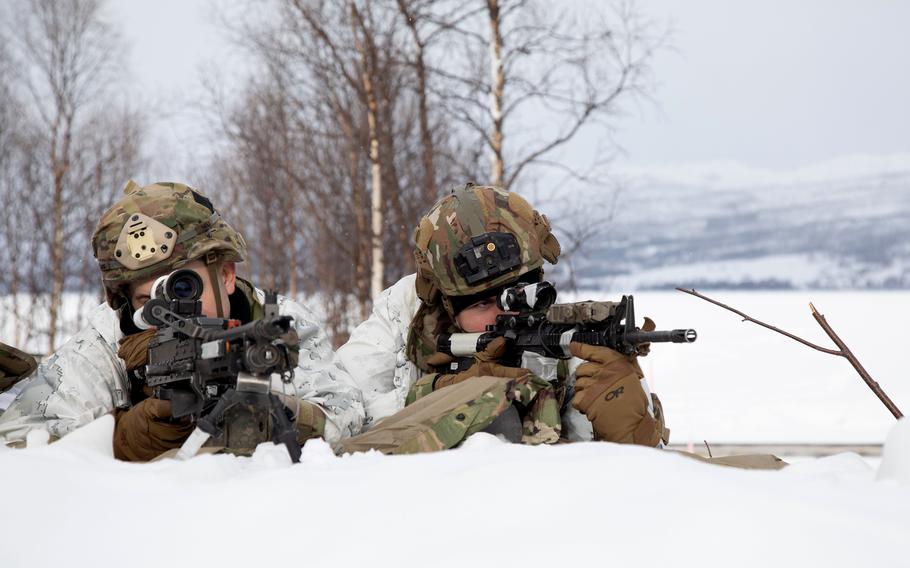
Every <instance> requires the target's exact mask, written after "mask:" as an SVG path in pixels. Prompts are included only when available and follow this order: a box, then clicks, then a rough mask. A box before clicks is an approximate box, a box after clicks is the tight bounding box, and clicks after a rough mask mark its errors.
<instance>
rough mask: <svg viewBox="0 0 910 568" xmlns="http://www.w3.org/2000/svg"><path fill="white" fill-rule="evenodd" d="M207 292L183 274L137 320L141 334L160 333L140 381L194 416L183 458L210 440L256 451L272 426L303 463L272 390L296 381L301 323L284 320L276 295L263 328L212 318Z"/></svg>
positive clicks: (175, 410) (163, 285)
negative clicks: (276, 378)
mask: <svg viewBox="0 0 910 568" xmlns="http://www.w3.org/2000/svg"><path fill="white" fill-rule="evenodd" d="M202 292H203V283H202V278H201V277H200V276H199V275H198V274H196V273H195V272H193V271H192V270H187V269H181V270H177V271H175V272H172V273H171V274H169V275H167V276H162V277H161V278H159V279H158V280H156V281H155V283H154V284H153V285H152V291H151V296H152V297H151V299H150V300H149V301H148V302H146V304H145V306H143V308H142V310H140V311H138V312H137V313H136V316H135V317H134V319H135V320H136V323H137V324H140V327H145V328H148V327H150V326H156V327H157V329H156V332H155V335H154V337H153V338H152V339H151V341H150V342H149V358H148V365H146V367H145V369H144V372H143V373H141V374H140V376H141V377H142V378H143V379H144V381H145V384H146V385H147V386H149V387H151V388H152V389H153V394H154V396H155V397H157V398H160V399H163V400H170V401H171V407H172V415H173V416H174V417H175V418H180V417H183V416H190V417H191V418H192V420H193V421H194V422H195V423H196V429H195V430H194V431H193V433H192V434H191V435H190V437H189V438H188V439H187V441H186V442H185V443H184V445H183V447H182V448H181V450H180V452H179V453H178V457H179V458H182V459H185V458H188V457H192V456H193V455H195V454H196V453H197V452H198V450H199V448H200V447H202V445H203V444H204V443H206V442H207V441H208V440H209V438H210V437H214V438H215V439H216V440H219V441H220V443H219V445H224V446H226V447H229V448H243V449H252V448H254V447H255V446H256V445H257V444H258V443H259V442H263V441H265V440H266V439H267V437H268V430H269V428H268V426H269V423H270V425H271V436H270V437H271V440H272V441H273V442H275V443H282V444H284V445H285V446H287V449H288V453H289V454H290V456H291V459H292V460H293V461H294V462H297V461H299V460H300V445H299V444H298V442H297V428H296V426H295V424H294V416H293V415H292V414H291V413H290V411H289V410H288V409H287V408H286V407H285V405H284V404H283V403H282V401H281V399H280V398H279V397H278V396H277V395H276V394H275V393H273V392H272V390H271V376H272V374H278V375H280V377H281V380H282V382H283V383H285V384H287V383H290V382H291V379H292V377H293V369H294V367H295V366H296V353H295V352H292V351H291V350H290V349H289V348H290V347H292V346H293V347H295V348H296V343H297V341H296V338H297V334H296V332H295V331H294V328H293V318H292V317H290V316H281V315H278V303H277V297H278V296H277V294H276V293H275V292H272V291H270V292H266V297H265V315H264V317H263V318H262V319H259V320H257V321H254V322H251V323H248V324H244V325H241V324H240V322H239V321H238V320H229V319H222V318H210V317H206V316H203V315H201V310H202V300H201V297H202Z"/></svg>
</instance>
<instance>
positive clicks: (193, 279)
mask: <svg viewBox="0 0 910 568" xmlns="http://www.w3.org/2000/svg"><path fill="white" fill-rule="evenodd" d="M164 294H165V296H166V297H167V298H168V299H169V300H198V299H199V298H201V297H202V277H200V276H199V275H198V274H196V273H195V272H193V271H192V270H189V269H186V268H183V269H181V270H177V271H175V272H173V273H171V275H170V276H168V277H167V281H166V282H165V284H164Z"/></svg>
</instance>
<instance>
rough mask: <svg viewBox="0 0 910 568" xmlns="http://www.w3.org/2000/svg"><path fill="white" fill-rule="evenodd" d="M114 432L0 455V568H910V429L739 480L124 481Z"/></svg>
mask: <svg viewBox="0 0 910 568" xmlns="http://www.w3.org/2000/svg"><path fill="white" fill-rule="evenodd" d="M901 426H904V427H907V426H910V423H906V422H904V423H902V424H901ZM112 428H113V419H112V418H110V417H104V418H103V419H101V420H97V421H95V422H93V423H92V424H90V425H88V426H86V427H84V428H83V429H81V430H78V431H76V432H74V433H73V434H71V435H70V436H68V437H67V438H64V439H63V440H62V441H61V442H58V443H56V444H53V445H51V446H46V447H40V445H39V447H35V448H32V449H26V450H0V471H2V472H3V481H4V483H3V486H4V496H3V511H4V515H2V517H0V530H2V532H3V534H4V535H6V538H5V539H4V541H3V544H2V545H0V566H3V567H4V568H18V567H26V566H27V567H32V566H80V567H81V566H86V567H92V568H99V567H103V566H123V565H128V566H130V567H132V568H141V567H145V566H149V567H155V568H160V567H161V566H217V567H230V566H245V567H248V566H264V567H265V566H282V565H283V566H287V565H293V566H358V567H364V566H367V567H377V568H378V567H384V566H396V567H403V566H419V567H424V566H451V567H458V568H463V567H465V566H496V567H502V566H591V565H594V566H639V565H642V564H645V565H649V566H651V565H653V566H693V567H695V566H697V567H704V566H762V567H765V566H769V565H773V566H799V567H804V566H824V567H835V566H845V567H846V566H850V567H853V566H858V565H874V566H910V558H908V556H907V549H906V542H907V536H908V535H910V485H908V483H910V471H907V468H908V466H910V460H906V459H905V460H903V461H901V460H900V459H898V460H896V461H895V460H893V459H892V458H893V456H892V455H891V454H894V455H897V454H900V453H901V452H903V453H907V452H910V436H907V434H910V431H904V432H902V433H898V434H901V435H900V436H894V440H895V444H892V445H890V446H889V448H888V449H887V451H886V452H887V453H886V456H885V460H884V463H889V464H893V467H891V469H890V471H885V472H884V478H882V479H878V480H877V479H876V472H875V470H873V469H872V468H871V467H870V466H869V465H867V464H866V463H865V462H864V461H863V460H862V459H861V458H860V457H859V456H857V455H855V454H840V455H836V456H831V457H828V458H822V459H816V460H805V461H801V462H799V463H796V464H794V465H793V466H791V467H789V468H787V469H784V470H782V471H742V470H735V469H730V468H725V467H721V466H715V465H708V464H703V463H699V462H696V461H694V460H690V459H688V458H685V457H682V456H680V455H677V454H675V453H672V452H667V451H662V450H655V449H649V448H640V447H629V446H619V445H615V444H609V443H583V444H571V445H563V446H550V447H527V446H516V445H507V444H503V443H501V442H500V441H499V440H497V439H496V438H493V437H492V436H490V435H488V434H477V435H475V436H474V437H472V438H471V439H469V440H468V441H467V442H466V443H465V444H464V445H463V447H461V448H459V449H457V450H452V451H449V452H442V453H436V454H424V455H415V456H394V457H393V456H382V455H380V454H378V453H375V452H374V453H367V454H357V455H350V456H345V457H340V458H339V457H335V456H334V455H333V454H332V452H331V450H330V449H329V448H328V446H327V445H325V444H324V443H323V442H321V441H318V440H317V441H312V442H310V443H308V444H307V446H306V447H305V448H304V454H303V458H302V463H300V464H298V465H291V464H290V463H289V460H288V458H287V454H286V452H285V450H284V448H283V447H276V446H274V445H271V444H268V445H263V446H260V448H259V449H258V450H257V452H256V454H255V455H254V456H253V457H252V458H237V457H233V456H227V455H219V456H212V455H207V456H199V457H196V458H193V459H192V460H190V461H188V462H177V461H173V460H166V461H162V462H158V463H152V464H129V463H123V462H117V461H115V460H114V459H113V458H112V457H111V448H110V439H111V431H112ZM905 430H907V429H906V428H905ZM901 438H902V439H901ZM892 450H893V451H892ZM898 457H900V456H898ZM883 467H884V466H883ZM885 469H887V468H885ZM901 476H903V477H901Z"/></svg>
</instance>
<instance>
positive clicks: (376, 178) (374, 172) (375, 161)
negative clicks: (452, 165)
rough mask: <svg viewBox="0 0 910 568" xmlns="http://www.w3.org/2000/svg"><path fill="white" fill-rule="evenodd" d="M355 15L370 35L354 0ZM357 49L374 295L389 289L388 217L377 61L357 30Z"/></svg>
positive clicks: (352, 11) (362, 28)
mask: <svg viewBox="0 0 910 568" xmlns="http://www.w3.org/2000/svg"><path fill="white" fill-rule="evenodd" d="M351 17H352V20H353V21H356V22H358V23H359V25H360V28H361V31H363V33H364V35H366V33H367V31H366V25H365V24H364V22H363V18H362V17H361V15H360V13H359V11H358V10H357V6H356V5H355V4H354V3H353V2H351ZM354 42H355V44H356V48H357V52H358V54H359V55H360V63H361V71H360V80H361V83H362V87H363V95H364V98H365V99H366V104H367V126H368V130H369V136H370V173H371V185H370V228H371V240H370V253H371V254H370V258H371V259H372V261H371V264H370V296H371V299H374V300H375V298H376V297H377V296H379V294H380V293H381V292H382V291H383V289H385V259H384V257H383V253H384V250H383V243H382V226H383V221H384V215H383V208H382V199H383V195H382V162H381V161H380V159H379V123H378V120H379V102H378V100H377V97H376V87H375V85H374V84H373V75H372V73H373V67H374V63H375V62H373V61H371V60H370V56H369V54H368V53H367V48H366V46H365V45H364V41H363V40H362V39H360V36H359V35H357V34H356V32H355V40H354Z"/></svg>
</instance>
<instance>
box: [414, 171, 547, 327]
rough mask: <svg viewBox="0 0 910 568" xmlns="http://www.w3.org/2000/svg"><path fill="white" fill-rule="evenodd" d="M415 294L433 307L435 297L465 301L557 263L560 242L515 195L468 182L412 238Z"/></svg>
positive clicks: (435, 208) (543, 218)
mask: <svg viewBox="0 0 910 568" xmlns="http://www.w3.org/2000/svg"><path fill="white" fill-rule="evenodd" d="M414 240H415V241H416V245H417V247H416V249H415V251H414V256H415V259H416V261H417V270H418V278H417V293H418V295H419V296H420V298H421V299H422V300H423V301H424V302H429V303H434V302H435V300H436V299H437V296H439V295H440V294H441V295H442V297H443V301H444V303H445V304H446V308H447V309H449V311H450V312H451V307H450V304H449V302H448V301H447V297H450V296H469V295H474V294H477V293H480V292H484V291H486V290H489V289H491V288H496V287H498V286H502V285H504V284H508V283H510V282H512V281H514V280H515V279H517V278H518V277H519V276H521V275H522V274H525V273H527V272H530V271H532V270H535V269H537V268H540V267H541V266H543V263H544V260H546V261H548V262H550V263H554V264H555V263H556V260H557V258H558V257H559V253H560V247H559V241H557V240H556V237H555V235H553V233H552V232H551V230H550V222H549V221H548V220H547V218H546V216H544V215H541V214H540V213H538V212H537V211H535V210H534V208H533V207H531V205H530V204H529V203H528V202H527V201H525V199H524V198H522V197H521V196H520V195H518V194H516V193H512V192H509V191H506V190H504V189H500V188H497V187H490V186H477V185H474V184H472V183H468V184H466V185H463V186H461V187H458V188H455V189H453V190H452V192H451V193H450V194H449V195H446V196H445V197H443V198H442V199H440V200H439V201H438V202H437V203H436V205H434V206H433V208H432V209H431V210H430V212H429V213H427V215H426V216H424V217H423V219H421V220H420V224H419V225H418V227H417V230H416V231H415V233H414Z"/></svg>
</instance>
